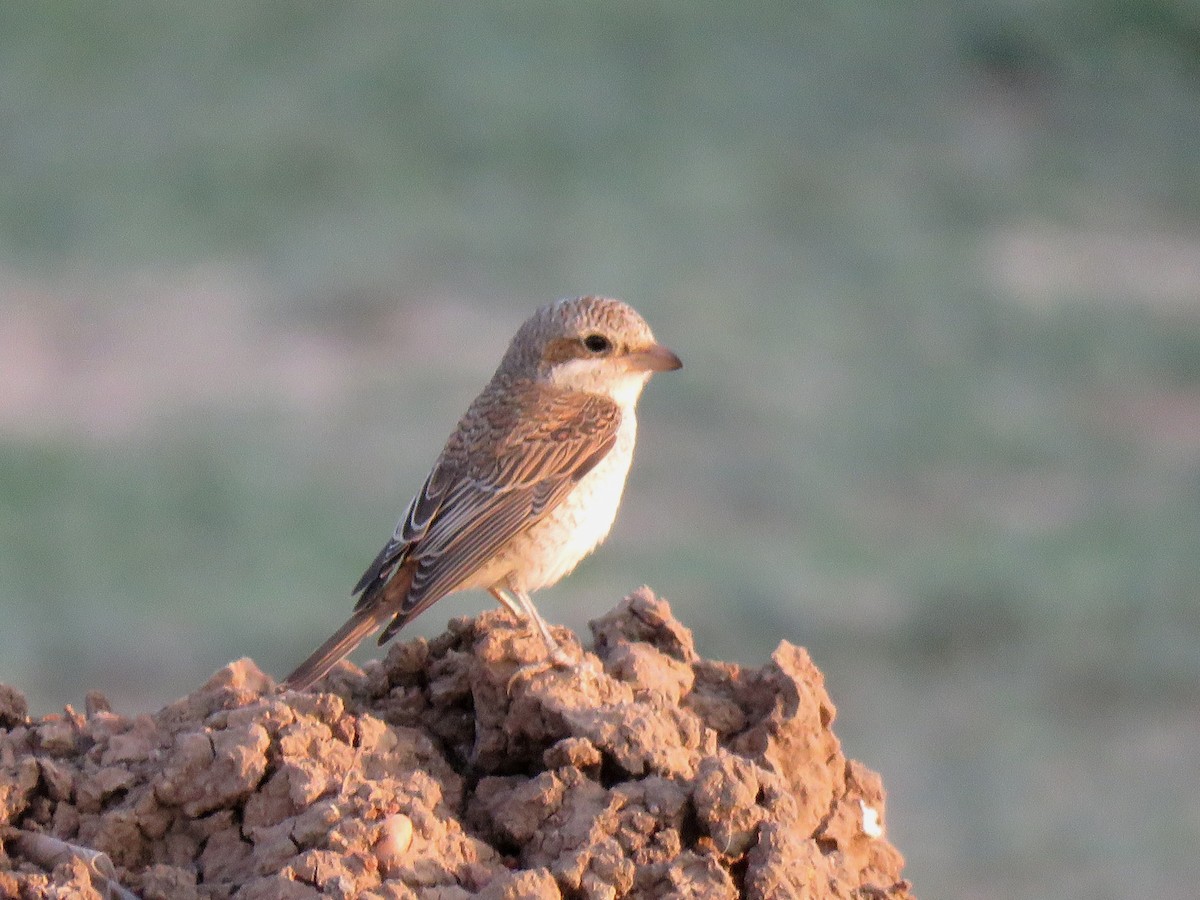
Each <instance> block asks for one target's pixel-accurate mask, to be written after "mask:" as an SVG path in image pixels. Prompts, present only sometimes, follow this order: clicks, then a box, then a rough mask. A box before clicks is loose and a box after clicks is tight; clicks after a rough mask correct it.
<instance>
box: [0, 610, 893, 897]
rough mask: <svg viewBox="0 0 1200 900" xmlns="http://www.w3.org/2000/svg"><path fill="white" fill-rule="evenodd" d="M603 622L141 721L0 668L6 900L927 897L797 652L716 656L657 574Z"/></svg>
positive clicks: (205, 695)
mask: <svg viewBox="0 0 1200 900" xmlns="http://www.w3.org/2000/svg"><path fill="white" fill-rule="evenodd" d="M591 628H592V632H593V635H594V638H595V644H596V649H595V657H592V656H590V655H589V657H588V659H589V660H590V663H591V667H590V668H589V667H586V666H585V667H584V668H582V669H577V670H574V671H564V670H560V669H553V668H543V667H539V666H538V665H537V663H538V662H539V661H540V660H541V659H542V657H543V655H544V648H543V645H542V643H541V641H540V640H539V639H538V638H536V637H534V636H533V635H531V634H529V633H528V632H526V630H525V629H524V628H522V627H519V626H517V625H515V624H514V623H513V622H512V621H511V619H509V618H508V617H507V615H506V614H503V613H501V612H499V611H497V612H492V613H486V614H484V615H483V616H480V617H479V618H478V619H466V618H463V619H457V620H455V621H453V622H452V623H451V624H450V628H449V630H448V632H447V633H446V634H444V635H442V636H441V637H439V638H437V639H436V640H433V641H425V640H415V641H410V642H408V643H404V644H398V645H396V646H393V647H392V648H391V650H390V651H389V652H388V654H387V657H386V658H385V659H384V660H382V661H376V662H371V663H368V664H367V666H366V668H365V669H362V670H360V669H358V668H356V667H354V666H352V665H349V664H342V665H341V666H340V667H339V668H337V669H335V670H334V671H333V672H332V673H331V674H330V675H329V676H328V677H327V678H326V680H325V682H324V685H323V687H324V689H325V692H322V693H312V694H298V693H293V692H289V693H285V694H277V693H275V690H274V688H275V685H274V682H273V681H272V679H270V678H269V677H267V676H266V675H264V674H263V673H262V672H260V671H259V670H258V668H257V667H256V666H255V665H254V664H253V663H252V662H250V661H249V660H241V661H239V662H236V663H233V664H231V665H229V666H227V667H226V668H224V669H222V670H221V671H220V672H218V673H216V675H214V676H213V677H212V678H211V679H210V680H209V681H208V683H206V684H205V685H204V686H203V687H201V688H200V689H199V690H197V691H196V692H195V693H193V694H191V695H189V696H187V697H184V698H183V699H181V700H179V701H178V702H176V703H173V704H172V705H170V706H168V707H166V708H165V709H163V710H161V711H159V712H157V713H155V714H153V715H142V716H137V717H135V718H127V717H124V716H120V715H116V714H115V713H113V712H111V711H110V710H109V709H108V705H107V703H105V702H104V700H103V698H102V697H99V696H98V695H92V696H89V698H88V709H87V713H86V715H79V714H78V713H75V712H73V711H72V710H71V709H70V708H68V709H67V710H66V712H65V714H64V715H53V716H46V717H45V718H43V719H38V720H30V719H29V718H28V716H27V709H26V707H25V702H24V699H23V698H22V697H21V695H20V694H19V693H17V692H16V691H14V690H12V689H8V688H2V687H0V729H2V730H0V837H2V838H3V840H4V844H3V846H4V851H3V852H2V853H0V897H10V896H11V897H66V896H70V897H76V896H77V897H84V898H88V897H102V896H130V893H129V892H133V895H135V896H140V897H143V898H147V900H150V898H173V900H188V898H202V897H203V898H218V897H220V898H223V897H237V898H246V900H250V898H305V897H318V896H335V897H373V898H402V897H403V898H409V897H436V898H444V900H451V898H465V897H470V896H480V897H487V898H495V900H501V898H508V900H516V898H526V897H528V898H541V897H546V898H559V897H564V896H565V897H586V898H593V897H595V898H610V897H715V898H720V897H731V898H732V897H764V898H766V897H796V898H805V897H813V898H817V897H872V898H880V897H893V898H908V897H910V896H911V895H910V893H909V886H908V884H907V883H906V882H905V881H903V880H902V879H901V874H900V872H901V867H902V865H903V860H902V858H901V856H900V854H899V853H898V852H897V851H896V850H895V849H894V848H893V847H892V846H891V845H890V844H889V843H888V842H887V840H886V839H885V838H884V837H883V831H882V827H881V826H882V821H883V810H884V801H883V789H882V785H881V784H880V780H879V777H878V776H877V775H876V774H875V773H873V772H871V771H869V770H868V769H866V768H865V767H863V766H862V765H860V764H859V763H856V762H853V761H847V760H846V758H845V757H844V756H843V755H842V752H841V748H840V746H839V744H838V740H837V738H836V737H835V736H834V734H833V732H832V731H831V730H830V725H831V723H832V721H833V717H834V707H833V704H832V703H831V702H830V700H829V697H828V695H827V694H826V693H825V688H824V684H823V679H822V677H821V673H820V672H819V671H817V669H816V668H815V667H814V666H813V664H812V662H811V661H810V659H809V658H808V655H807V654H806V653H805V651H804V650H803V649H801V648H799V647H795V646H792V645H791V644H788V643H783V644H780V646H779V649H778V650H776V652H775V654H774V656H773V658H772V662H771V663H770V664H769V665H767V666H764V667H763V668H762V669H760V670H753V669H744V668H741V667H739V666H736V665H732V664H728V663H718V662H709V661H707V660H702V659H700V658H699V657H698V656H697V655H696V652H695V650H694V648H693V645H692V638H691V634H690V633H689V632H688V631H687V630H686V629H685V628H684V627H683V626H682V625H680V624H679V623H678V622H677V621H675V620H674V619H673V618H672V616H671V611H670V609H669V608H668V606H667V604H666V603H665V602H664V601H662V600H659V599H656V598H655V597H654V596H653V595H652V594H651V593H650V592H649V591H648V590H646V589H642V590H640V591H638V592H636V593H634V594H633V595H632V596H630V597H628V598H627V599H626V600H624V601H623V602H622V603H621V604H620V606H619V607H618V608H617V609H616V610H615V611H614V612H612V613H610V614H609V615H607V616H605V617H603V618H601V619H598V620H596V621H595V622H592V623H591ZM559 635H560V636H566V632H565V631H563V630H561V629H560V630H559ZM567 646H572V645H571V644H568V645H567ZM575 649H576V651H577V649H578V648H577V645H576V646H575ZM596 657H598V659H596ZM85 848H86V849H85Z"/></svg>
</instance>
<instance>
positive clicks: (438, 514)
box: [357, 383, 621, 621]
mask: <svg viewBox="0 0 1200 900" xmlns="http://www.w3.org/2000/svg"><path fill="white" fill-rule="evenodd" d="M501 398H502V399H501ZM620 424H621V411H620V408H619V407H618V406H617V405H616V404H615V403H613V402H612V401H611V400H609V399H607V398H604V397H600V396H598V395H595V394H588V393H583V392H578V391H562V390H557V389H554V388H549V387H545V386H540V385H536V384H532V383H527V384H523V385H520V386H513V387H511V389H509V390H507V391H505V392H503V393H502V394H500V395H498V396H497V395H495V394H492V395H489V394H488V393H487V392H485V394H483V395H481V396H480V398H478V399H477V400H476V401H475V403H473V404H472V405H471V409H469V410H468V411H467V414H466V415H465V416H464V417H463V419H462V421H461V422H460V423H459V428H458V429H457V431H456V432H455V434H454V436H453V437H451V439H450V441H449V442H448V443H447V445H446V449H445V450H444V451H443V452H442V456H441V458H440V459H439V460H438V464H437V466H435V467H434V470H433V472H431V473H430V476H429V478H428V479H427V480H426V482H425V485H424V486H423V487H422V489H421V492H420V493H419V494H418V495H417V496H416V497H415V498H414V499H413V501H412V503H411V504H410V505H409V508H408V511H407V513H406V514H405V516H404V517H403V518H402V519H401V520H400V523H399V524H398V525H397V527H396V532H395V534H394V535H393V537H392V540H391V541H389V542H388V545H387V546H386V547H384V549H383V551H382V552H381V553H380V556H379V557H378V558H377V559H376V562H375V563H374V564H373V565H372V567H371V568H370V569H368V570H367V573H366V574H365V575H364V576H363V579H362V580H361V581H360V583H359V584H360V589H363V596H362V597H361V598H360V600H359V604H358V607H357V608H362V607H363V606H364V605H369V604H370V602H371V599H372V598H371V597H370V596H369V595H372V594H374V593H376V592H377V591H374V590H372V588H373V587H374V585H376V584H379V585H380V586H382V585H381V580H382V582H386V580H387V578H388V577H390V575H391V573H392V571H393V570H394V569H395V567H396V565H398V564H399V563H400V562H403V561H404V560H406V559H412V560H414V562H415V563H416V571H415V572H414V574H413V580H412V585H411V587H410V588H409V590H408V592H407V597H406V599H405V601H404V603H403V605H402V606H401V608H400V610H399V611H398V613H399V617H400V618H402V620H403V621H408V620H409V619H411V618H413V617H414V616H416V615H417V614H418V613H420V612H421V611H423V610H424V609H426V608H427V607H428V606H430V605H431V604H432V603H434V602H436V601H437V600H438V599H439V598H441V597H444V596H445V595H446V594H448V593H450V592H451V591H453V590H455V588H456V587H457V586H458V585H459V584H461V583H462V582H463V581H464V580H465V579H467V578H468V577H470V575H471V574H472V573H473V572H474V571H475V570H476V569H478V568H479V567H480V566H482V565H483V564H484V563H486V562H487V561H488V560H489V559H491V558H492V557H493V556H494V555H495V554H496V552H497V551H499V550H500V549H501V548H502V547H503V546H504V545H505V544H506V543H507V542H508V541H509V540H511V539H512V538H513V537H514V536H515V535H517V534H519V533H520V532H521V531H523V530H524V529H526V528H528V527H529V526H530V525H532V524H533V523H535V522H537V521H538V520H539V519H540V518H541V517H542V516H544V515H545V514H546V513H547V512H549V511H550V510H551V509H553V508H554V507H555V506H556V505H557V504H558V503H559V502H560V501H561V500H562V498H563V497H564V496H566V494H567V493H569V492H570V490H571V488H572V487H573V486H574V485H575V484H576V483H577V482H578V481H579V479H580V478H582V477H583V476H584V475H585V474H587V473H588V472H589V471H591V469H592V468H593V467H594V466H595V465H596V464H597V463H598V462H599V461H600V460H601V459H603V458H604V456H605V455H606V454H607V453H608V452H609V450H611V449H612V446H613V444H614V443H615V442H616V439H617V430H618V428H619V427H620Z"/></svg>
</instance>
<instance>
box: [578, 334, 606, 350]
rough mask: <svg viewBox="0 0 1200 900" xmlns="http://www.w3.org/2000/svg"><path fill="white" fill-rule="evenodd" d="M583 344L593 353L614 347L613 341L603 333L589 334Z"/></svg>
mask: <svg viewBox="0 0 1200 900" xmlns="http://www.w3.org/2000/svg"><path fill="white" fill-rule="evenodd" d="M583 346H585V347H587V348H588V350H589V351H591V352H592V353H605V352H607V351H609V350H611V349H612V341H610V340H609V339H608V338H606V337H605V336H604V335H602V334H589V335H588V336H587V337H585V338H584V339H583Z"/></svg>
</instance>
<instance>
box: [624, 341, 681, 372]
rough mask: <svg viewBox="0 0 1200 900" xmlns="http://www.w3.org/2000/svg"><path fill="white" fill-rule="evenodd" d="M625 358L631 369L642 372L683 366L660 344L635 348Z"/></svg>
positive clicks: (665, 370)
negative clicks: (642, 348) (640, 348)
mask: <svg viewBox="0 0 1200 900" xmlns="http://www.w3.org/2000/svg"><path fill="white" fill-rule="evenodd" d="M626 359H627V360H628V362H629V367H630V368H631V369H637V370H640V371H643V372H670V371H672V370H674V369H682V368H683V363H682V362H681V361H680V359H679V357H678V356H676V355H675V354H674V353H672V352H671V351H670V350H668V349H667V348H666V347H664V346H663V345H662V344H651V345H650V346H649V347H647V348H646V349H644V350H635V351H633V352H632V353H630V354H629V355H628V356H627V357H626Z"/></svg>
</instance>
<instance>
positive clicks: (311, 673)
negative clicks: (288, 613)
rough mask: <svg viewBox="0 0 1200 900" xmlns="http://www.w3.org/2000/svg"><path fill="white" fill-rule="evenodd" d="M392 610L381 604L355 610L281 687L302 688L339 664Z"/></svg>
mask: <svg viewBox="0 0 1200 900" xmlns="http://www.w3.org/2000/svg"><path fill="white" fill-rule="evenodd" d="M391 615H392V614H391V613H390V612H389V611H388V610H387V609H386V608H381V607H380V606H376V607H373V608H372V609H364V610H356V611H355V613H354V615H352V616H351V617H350V619H349V620H348V621H347V622H346V624H345V625H343V626H342V627H341V628H339V629H338V630H337V631H336V632H335V633H334V635H333V637H331V638H330V639H329V640H327V641H326V642H325V643H323V644H322V645H321V646H320V647H318V648H317V649H316V650H315V651H314V652H313V654H312V656H310V657H309V658H308V659H306V660H305V661H304V662H302V663H300V665H299V666H297V667H296V671H294V672H292V674H291V675H289V676H288V677H287V678H285V679H284V681H283V684H281V685H280V688H281V689H282V690H285V691H288V690H290V691H303V690H306V689H308V688H309V687H311V686H312V684H313V683H314V682H315V681H317V680H318V679H319V678H321V677H322V676H323V675H324V674H325V673H326V672H328V671H329V670H330V669H332V668H333V667H334V666H335V665H337V663H338V661H339V660H340V659H341V658H342V657H344V656H345V655H346V654H347V653H349V652H350V651H351V650H353V649H354V648H355V647H357V646H358V645H359V643H360V642H361V641H362V639H363V638H365V637H366V636H367V635H369V634H370V633H371V632H373V631H375V630H376V629H378V628H379V626H380V625H382V624H383V623H384V620H386V619H389V618H391Z"/></svg>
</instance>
